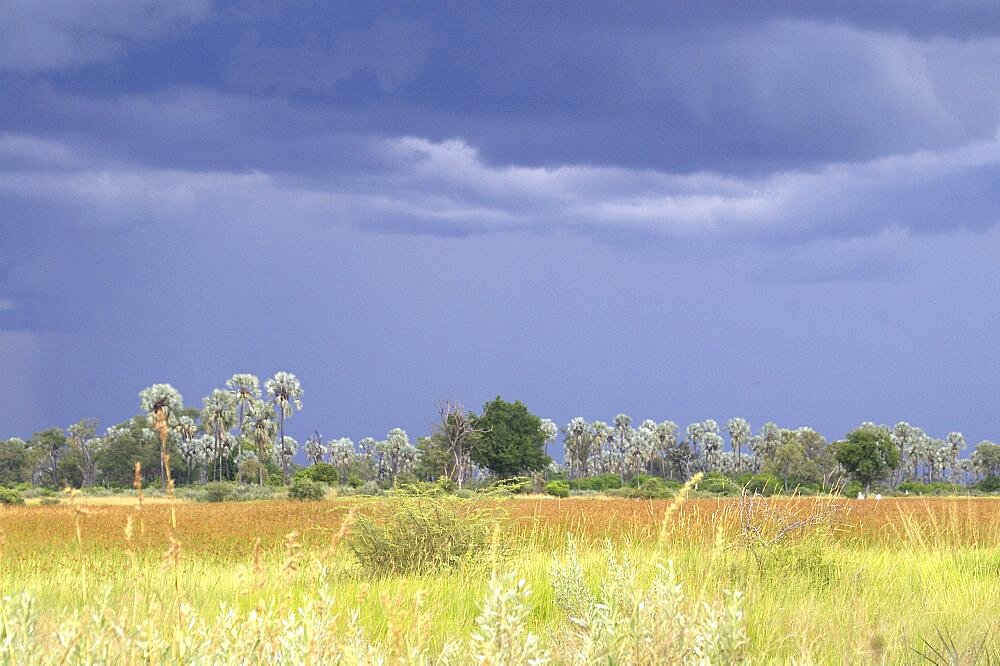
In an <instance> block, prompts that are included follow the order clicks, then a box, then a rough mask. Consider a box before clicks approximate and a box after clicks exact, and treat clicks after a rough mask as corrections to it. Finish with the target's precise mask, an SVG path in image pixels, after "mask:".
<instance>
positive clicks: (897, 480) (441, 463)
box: [0, 372, 1000, 490]
mask: <svg viewBox="0 0 1000 666" xmlns="http://www.w3.org/2000/svg"><path fill="white" fill-rule="evenodd" d="M302 396H303V390H302V386H301V383H300V382H299V380H298V378H297V377H296V376H295V375H294V374H291V373H288V372H277V373H275V375H274V376H273V377H271V378H270V379H268V380H266V381H265V382H264V383H263V390H262V388H261V382H260V380H259V379H258V377H256V376H255V375H253V374H249V373H239V374H235V375H233V376H232V377H231V378H230V379H229V380H227V381H226V382H225V388H220V389H216V390H213V391H212V393H210V394H209V395H207V396H205V397H204V398H203V399H202V407H201V408H200V409H198V408H194V407H186V406H185V405H184V401H183V397H182V396H181V394H180V393H179V392H178V391H177V390H176V389H174V388H173V387H172V386H170V385H169V384H154V385H153V386H150V387H148V388H146V389H143V391H141V392H140V394H139V404H140V407H141V409H142V412H143V413H142V414H141V415H138V416H136V417H133V418H131V419H129V420H127V421H125V422H123V423H119V424H116V425H113V426H111V427H108V428H107V429H105V431H104V432H103V433H102V434H98V423H97V420H96V419H91V418H87V419H83V420H81V421H79V422H77V423H74V424H73V425H71V426H69V427H68V428H66V429H65V430H63V429H60V428H50V429H48V430H43V431H40V432H37V433H35V434H34V435H33V436H32V437H31V438H30V439H28V440H23V439H20V438H17V437H14V438H11V439H7V440H2V441H0V485H7V486H12V485H17V484H33V485H45V486H49V487H53V488H60V487H63V486H65V485H71V486H76V487H88V486H96V485H105V486H113V487H125V486H128V485H131V484H132V483H133V480H134V475H135V469H136V464H138V465H139V468H140V470H141V474H142V475H143V482H144V483H146V484H154V483H159V484H160V485H161V487H164V488H165V487H166V485H167V482H168V478H167V477H168V476H170V475H169V473H168V470H169V469H173V471H174V474H173V475H172V479H171V481H172V482H176V483H185V484H206V483H207V482H209V481H213V480H217V481H226V480H241V481H244V482H256V483H258V484H264V483H265V482H268V481H270V482H284V483H287V482H288V481H289V478H290V476H291V474H292V472H293V471H294V468H295V467H296V466H295V463H294V460H295V457H296V455H297V454H298V453H299V450H300V444H299V442H298V441H297V440H296V439H295V438H293V437H291V436H289V435H286V434H285V421H286V420H287V419H288V418H291V417H292V416H293V415H294V414H295V412H296V411H298V410H301V409H302ZM633 423H634V422H633V420H632V418H631V417H630V416H628V415H627V414H618V415H616V416H615V417H614V419H613V420H612V421H611V422H605V421H601V420H596V421H588V420H586V419H584V418H583V417H576V418H573V419H571V420H570V421H569V422H568V423H566V424H565V425H564V426H563V427H561V428H560V427H559V426H557V425H556V424H555V423H554V422H553V421H551V420H549V419H543V418H540V417H538V416H537V415H535V414H533V413H531V412H530V411H529V410H528V408H527V407H526V406H525V405H524V404H523V403H521V402H519V401H515V402H507V401H505V400H503V399H502V398H501V397H500V396H497V397H496V398H495V399H494V400H491V401H489V402H487V403H486V404H485V405H483V408H482V410H481V412H479V413H476V412H474V411H472V410H468V409H466V408H465V407H464V406H463V405H462V404H461V403H459V402H456V401H441V402H440V403H439V404H438V419H437V422H436V424H435V426H434V428H433V430H432V432H431V433H430V434H429V435H427V436H424V437H419V438H418V439H417V441H416V442H411V440H410V438H409V436H408V435H407V433H406V431H405V430H403V429H401V428H393V429H392V430H390V431H389V432H388V433H387V434H386V436H385V437H384V438H382V439H376V438H374V437H365V438H362V439H361V440H360V441H358V442H357V443H355V442H354V441H353V440H351V439H350V438H348V437H338V438H332V439H325V438H324V437H323V436H322V435H321V434H320V433H319V432H318V431H316V432H314V433H313V434H312V435H311V436H309V437H308V438H307V439H306V440H305V442H304V443H303V444H302V446H301V449H302V450H303V452H304V454H305V457H306V458H307V460H308V461H309V464H310V465H311V466H312V467H313V468H315V469H317V470H325V473H326V477H325V480H327V481H328V482H330V483H342V484H343V483H352V484H362V483H366V482H368V483H376V484H380V485H383V486H386V485H391V484H394V483H399V482H400V481H403V482H406V481H410V480H425V481H436V480H438V479H447V480H448V481H449V482H450V483H452V484H454V485H455V486H458V487H462V486H465V485H467V484H470V483H472V484H475V483H480V482H482V481H483V480H484V479H495V478H501V479H503V478H510V477H514V476H518V475H526V474H540V475H544V476H546V477H548V478H563V479H566V480H567V481H569V482H573V481H574V480H579V479H587V478H594V477H603V476H608V475H611V476H615V477H617V478H618V479H619V481H620V482H621V483H622V484H625V483H627V482H629V481H630V480H633V479H636V478H639V477H644V478H648V477H652V478H660V479H664V480H672V481H684V480H686V479H688V478H690V477H691V476H692V475H693V474H695V473H697V472H702V473H710V474H711V473H716V474H721V475H725V476H727V477H731V478H734V479H736V478H744V479H745V478H747V476H748V475H767V476H769V477H772V478H775V479H778V480H779V481H780V483H781V485H782V487H784V488H786V489H788V488H796V487H803V486H811V487H815V488H817V489H823V490H826V489H830V488H832V487H834V486H836V485H838V484H843V483H844V481H845V480H847V479H851V480H854V481H856V482H858V483H860V484H861V485H862V486H863V487H864V488H865V489H866V490H867V489H868V488H870V487H871V486H872V484H874V483H876V482H882V483H885V484H887V485H888V486H890V487H894V488H895V487H905V484H906V483H907V482H909V483H914V482H919V483H932V482H947V483H952V484H964V485H970V484H973V483H978V482H981V481H983V480H984V479H989V478H995V477H998V476H1000V445H997V444H995V443H993V442H991V441H988V440H984V441H982V442H980V443H979V444H977V445H976V447H975V450H974V452H973V453H972V454H971V456H969V457H967V458H963V457H961V453H962V452H963V450H964V449H965V448H966V442H965V438H964V437H963V436H962V434H961V433H959V432H951V433H949V434H948V435H947V437H945V438H944V439H936V438H934V437H932V436H930V435H928V434H927V433H926V432H925V431H924V430H922V429H921V428H918V427H916V426H912V425H910V424H909V423H906V422H900V423H897V424H896V425H894V426H886V425H877V424H874V423H864V424H862V425H861V426H860V427H858V428H857V429H855V430H854V431H852V432H851V433H849V434H848V436H847V437H846V438H845V439H843V440H839V441H834V442H828V441H827V440H826V439H825V438H824V437H823V436H822V435H821V434H820V433H818V432H817V431H815V430H813V429H812V428H809V427H800V428H795V429H788V428H782V427H779V426H778V425H777V424H775V423H772V422H767V423H765V424H763V425H762V426H761V427H760V428H759V429H758V430H757V432H756V433H755V432H754V431H753V428H752V427H751V425H750V423H749V422H748V421H747V420H746V419H744V418H741V417H734V418H731V419H729V420H728V421H727V422H726V425H725V427H724V428H722V427H720V425H719V423H718V422H716V421H715V420H712V419H707V420H705V421H699V422H695V423H691V424H689V425H688V426H687V427H686V428H685V430H684V431H683V434H682V433H681V431H680V429H679V427H678V425H677V424H676V423H674V422H673V421H661V422H657V421H653V420H650V419H647V420H644V421H642V422H640V423H639V424H638V425H633ZM560 435H561V436H562V453H563V462H562V464H556V463H554V462H553V460H552V458H551V457H550V456H549V452H548V448H549V446H550V445H551V444H553V443H554V442H556V441H558V440H559V437H560ZM727 439H728V442H727ZM727 444H728V446H727Z"/></svg>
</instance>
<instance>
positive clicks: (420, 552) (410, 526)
mask: <svg viewBox="0 0 1000 666" xmlns="http://www.w3.org/2000/svg"><path fill="white" fill-rule="evenodd" d="M498 520H499V509H497V508H495V507H491V506H490V505H489V504H486V503H483V502H479V501H476V500H474V499H473V500H462V499H458V498H456V497H454V496H453V495H418V496H405V495H395V496H392V497H390V498H389V499H387V500H386V501H385V502H379V503H377V504H372V505H371V507H370V510H369V512H368V513H367V514H362V515H360V516H359V517H357V518H356V519H355V521H354V525H353V526H352V528H351V531H350V532H349V534H348V535H347V545H348V547H349V548H350V550H351V553H352V554H353V555H354V557H355V559H357V561H358V564H360V565H361V567H362V569H364V570H365V571H366V572H367V573H368V574H369V575H373V576H380V577H381V576H389V575H394V574H412V573H417V574H419V573H430V572H435V571H442V570H446V569H451V568H454V567H457V566H459V565H460V564H462V563H463V562H467V561H472V560H475V559H476V558H477V557H483V556H485V554H486V553H487V552H488V550H489V549H488V548H487V546H488V543H489V541H490V536H491V534H492V532H493V527H494V525H496V523H497V521H498Z"/></svg>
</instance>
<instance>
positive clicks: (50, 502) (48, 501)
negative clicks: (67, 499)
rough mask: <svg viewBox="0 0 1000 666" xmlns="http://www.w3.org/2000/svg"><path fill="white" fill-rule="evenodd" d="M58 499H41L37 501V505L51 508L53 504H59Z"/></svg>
mask: <svg viewBox="0 0 1000 666" xmlns="http://www.w3.org/2000/svg"><path fill="white" fill-rule="evenodd" d="M61 503H62V502H60V501H59V498H58V497H43V498H42V499H40V500H38V504H39V505H41V506H51V505H53V504H61Z"/></svg>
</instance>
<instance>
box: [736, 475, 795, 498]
mask: <svg viewBox="0 0 1000 666" xmlns="http://www.w3.org/2000/svg"><path fill="white" fill-rule="evenodd" d="M736 483H737V485H739V486H740V488H746V491H747V493H749V494H751V495H763V496H764V497H770V496H771V495H777V494H778V493H780V492H781V490H782V488H783V487H784V486H783V484H782V483H781V479H779V478H778V477H776V476H774V475H773V474H763V473H761V474H741V475H740V476H739V477H738V478H737V479H736Z"/></svg>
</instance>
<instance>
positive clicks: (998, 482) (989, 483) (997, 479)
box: [979, 476, 1000, 493]
mask: <svg viewBox="0 0 1000 666" xmlns="http://www.w3.org/2000/svg"><path fill="white" fill-rule="evenodd" d="M979 489H980V490H981V491H983V492H984V493H1000V476H988V477H986V478H985V479H983V480H982V481H980V482H979Z"/></svg>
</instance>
